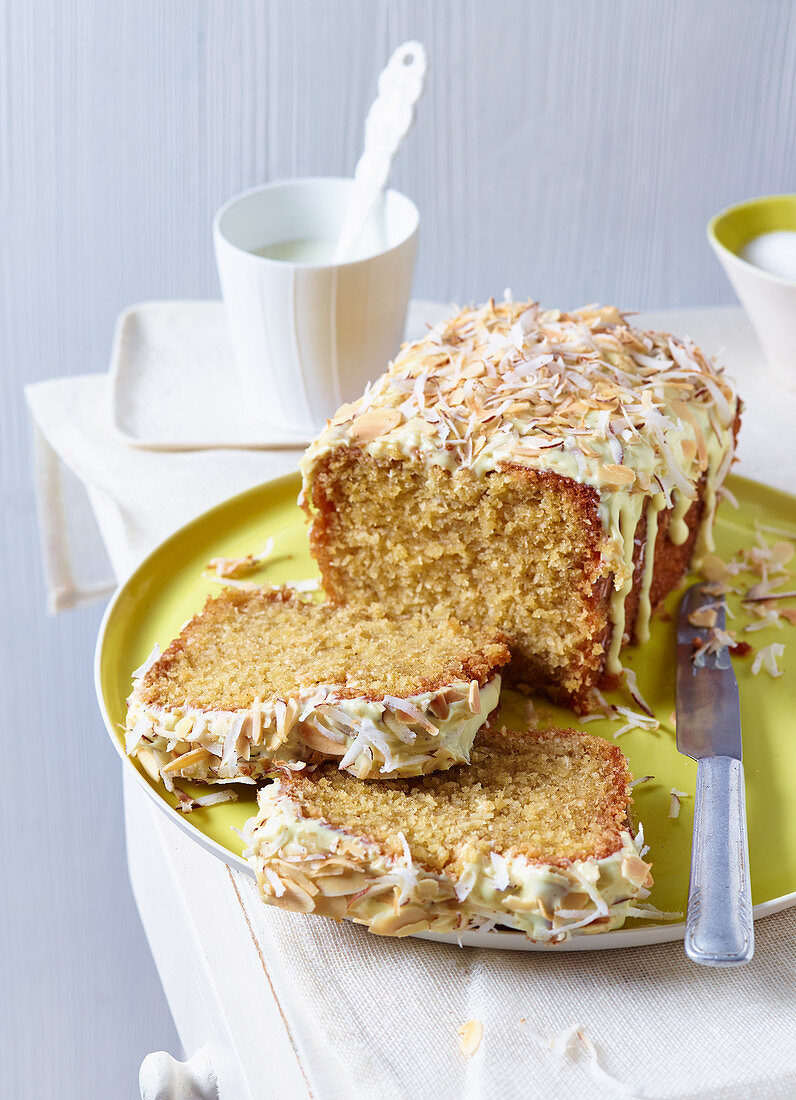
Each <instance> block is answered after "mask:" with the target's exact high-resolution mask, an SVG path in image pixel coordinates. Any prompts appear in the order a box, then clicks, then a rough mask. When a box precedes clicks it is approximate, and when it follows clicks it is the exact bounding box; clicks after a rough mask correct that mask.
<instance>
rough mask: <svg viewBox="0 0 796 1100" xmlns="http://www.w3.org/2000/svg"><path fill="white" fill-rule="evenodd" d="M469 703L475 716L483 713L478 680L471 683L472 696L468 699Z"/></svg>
mask: <svg viewBox="0 0 796 1100" xmlns="http://www.w3.org/2000/svg"><path fill="white" fill-rule="evenodd" d="M468 702H469V705H470V710H471V711H472V712H473V714H480V713H481V692H480V691H479V688H478V681H477V680H471V681H470V694H469V697H468Z"/></svg>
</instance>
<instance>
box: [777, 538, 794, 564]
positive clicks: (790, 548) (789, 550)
mask: <svg viewBox="0 0 796 1100" xmlns="http://www.w3.org/2000/svg"><path fill="white" fill-rule="evenodd" d="M794 553H796V546H794V545H793V543H791V542H775V543H774V545H773V546H772V547H771V560H772V561H775V562H777V563H778V564H779V565H787V564H788V562H789V561H790V560H791V558H792V557H793V555H794Z"/></svg>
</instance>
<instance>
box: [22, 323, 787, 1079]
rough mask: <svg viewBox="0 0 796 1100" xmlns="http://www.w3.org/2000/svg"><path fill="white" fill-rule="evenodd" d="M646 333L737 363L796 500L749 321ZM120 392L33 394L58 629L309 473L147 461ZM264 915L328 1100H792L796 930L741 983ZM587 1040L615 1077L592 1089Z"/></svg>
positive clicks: (745, 972)
mask: <svg viewBox="0 0 796 1100" xmlns="http://www.w3.org/2000/svg"><path fill="white" fill-rule="evenodd" d="M644 320H645V321H647V320H650V321H653V322H654V323H659V324H661V325H662V326H665V327H669V328H670V329H671V330H672V331H675V332H678V333H688V334H689V335H692V336H693V337H694V338H695V339H697V341H698V342H700V343H701V344H702V345H703V347H705V348H706V349H707V350H709V351H718V350H719V348H720V347H721V346H725V347H726V349H727V350H726V353H725V354H724V356H723V358H724V360H725V362H726V363H727V365H728V368H729V370H730V373H732V374H733V375H734V376H735V377H736V378H737V380H738V382H739V389H740V390H741V393H742V395H743V398H744V401H745V404H746V413H745V417H744V425H743V431H742V436H741V447H740V456H741V464H740V468H739V472H740V473H742V474H745V475H747V476H750V477H754V478H757V479H759V480H764V481H767V482H769V483H770V484H774V485H777V486H779V487H782V488H786V489H787V488H792V487H793V486H794V484H796V448H794V446H793V441H792V435H793V431H794V424H796V395H795V394H791V393H787V392H786V391H785V390H782V389H781V388H779V387H777V386H776V384H775V383H774V382H773V381H772V380H771V379H770V378H769V376H768V375H767V374H766V372H765V369H764V368H763V366H762V364H761V362H760V359H759V354H758V351H757V348H756V345H755V343H754V340H753V338H752V336H751V332H750V330H749V328H748V325H747V324H746V322H745V320H744V318H743V315H742V314H741V312H740V311H739V310H726V309H725V310H716V309H712V310H701V311H688V312H685V311H677V312H671V313H668V314H659V315H655V316H654V317H653V316H651V315H647V317H645V319H644ZM200 337H201V333H198V334H197V338H200ZM196 384H197V385H201V379H197V381H196ZM109 387H110V381H109V378H108V377H107V376H104V375H95V376H86V377H82V378H71V379H62V380H58V381H52V382H44V383H40V384H38V385H35V386H32V387H30V388H29V389H28V399H29V403H30V407H31V411H32V413H33V417H34V420H35V424H36V429H37V440H38V444H37V447H38V459H39V462H38V469H39V494H40V502H39V503H40V515H41V519H42V537H43V542H44V546H45V562H46V567H47V570H48V583H49V586H50V595H51V605H52V607H53V609H54V610H57V609H59V608H61V607H66V606H69V605H70V604H72V603H74V602H76V601H78V600H80V599H88V598H96V597H97V595H98V594H99V593H101V592H102V591H103V590H105V588H106V587H107V585H108V584H109V583H110V582H111V581H112V580H113V577H115V578H117V579H122V578H124V577H125V576H126V575H127V574H128V573H129V572H130V571H131V569H132V568H134V567H135V565H136V564H137V563H138V562H139V561H140V559H141V558H142V557H143V556H144V555H145V554H146V553H147V552H148V551H149V550H150V549H152V548H153V547H154V546H155V545H157V544H158V543H159V542H160V541H161V540H162V539H163V538H164V537H165V536H166V535H168V534H169V533H170V532H171V531H172V530H174V529H175V528H177V527H178V526H180V525H181V524H182V523H184V522H185V521H186V520H188V519H190V518H191V517H192V516H194V515H195V514H197V513H198V512H200V511H202V510H204V509H205V508H207V507H209V506H211V505H212V504H214V503H216V502H217V501H220V500H222V499H224V498H225V497H227V496H229V495H231V494H232V493H235V492H237V491H239V490H242V489H244V488H247V487H249V486H251V485H254V484H256V483H258V482H260V481H263V480H265V479H267V478H270V477H274V476H276V475H278V474H282V473H285V472H287V471H289V470H292V469H295V467H296V464H297V461H298V457H299V453H298V452H297V451H230V450H212V451H192V452H184V453H162V452H155V451H148V450H140V449H136V448H134V447H131V446H129V445H128V444H127V443H125V442H124V441H123V440H122V439H121V438H120V437H119V435H118V434H117V433H116V432H115V431H114V430H113V428H112V426H111V421H110V411H109V410H110V399H109V397H110V389H109ZM208 399H209V400H211V399H212V396H211V395H209V398H208ZM72 476H76V477H77V479H79V481H80V482H82V484H83V486H85V489H86V490H87V491H88V496H89V499H90V502H91V505H92V506H93V512H94V515H95V516H96V520H97V523H98V525H99V531H100V532H101V535H102V540H103V542H104V545H105V547H106V548H107V555H108V557H109V559H110V567H111V569H112V574H111V573H110V572H109V569H108V564H107V562H103V554H102V551H101V546H100V545H99V543H98V541H97V540H96V536H94V540H95V541H94V543H93V544H92V532H91V525H90V523H89V522H88V518H89V517H87V515H86V510H85V507H84V505H83V504H81V501H80V498H79V496H78V495H77V494H76V493H75V492H74V485H70V482H69V478H70V477H72ZM794 518H796V517H794ZM103 570H104V573H103ZM775 845H776V838H772V848H773V847H775ZM240 889H241V890H242V891H243V892H244V893H245V894H246V895H247V897H249V896H250V895H251V893H252V889H253V887H252V884H251V883H250V881H248V880H247V881H244V880H243V879H242V877H241V881H240ZM252 900H253V899H251V898H250V902H251V901H252ZM253 911H254V912H255V913H256V914H258V915H257V916H255V918H254V919H255V921H256V924H257V928H256V934H257V936H258V940H259V941H260V942H261V943H263V944H266V945H267V952H268V958H269V960H270V963H271V980H272V981H274V982H275V983H276V985H277V989H278V993H279V999H280V1002H281V1004H282V1006H283V1011H284V1012H285V1014H286V1019H285V1024H286V1026H289V1028H290V1031H291V1036H292V1037H293V1038H294V1039H295V1042H296V1043H297V1044H298V1046H299V1048H300V1050H301V1055H302V1058H303V1059H305V1060H306V1062H307V1064H308V1066H309V1067H310V1077H311V1079H312V1081H313V1082H314V1087H315V1091H316V1092H317V1094H319V1095H320V1096H321V1097H322V1098H323V1100H326V1098H327V1097H341V1098H342V1097H350V1096H357V1097H374V1098H375V1097H379V1098H384V1097H393V1096H395V1097H398V1096H404V1097H407V1096H408V1097H415V1096H417V1097H425V1096H432V1095H436V1096H440V1097H443V1098H448V1097H450V1098H453V1097H468V1098H470V1097H472V1098H475V1097H498V1096H500V1097H518V1098H519V1097H562V1098H564V1097H583V1096H592V1095H593V1096H602V1095H605V1096H611V1095H616V1096H618V1095H638V1096H647V1097H660V1098H664V1097H666V1098H669V1097H672V1098H673V1097H704V1098H708V1097H722V1098H735V1097H737V1098H738V1100H741V1098H743V1100H746V1098H748V1097H794V1096H796V1043H794V1041H793V1040H794V1034H796V970H795V969H794V960H795V958H796V951H795V950H794V945H795V944H796V910H790V911H787V912H784V913H782V914H779V915H777V916H774V917H770V918H768V919H766V920H764V921H762V922H758V924H757V926H756V932H757V950H756V955H755V958H754V960H753V962H752V963H751V964H750V965H749V966H747V967H745V968H742V969H739V970H735V971H716V970H708V969H703V968H700V967H698V966H695V965H694V964H692V963H690V962H689V961H688V960H687V959H686V958H685V956H684V954H683V950H682V945H681V944H668V945H660V946H657V947H648V948H639V949H634V950H628V951H621V952H620V951H606V952H602V953H597V952H587V953H575V954H563V953H554V952H550V953H549V954H547V953H546V954H542V955H540V954H518V953H513V952H512V953H509V952H506V953H502V952H493V951H477V950H474V949H466V950H460V949H457V948H447V947H444V946H442V945H434V944H430V943H425V942H420V941H409V942H407V941H393V940H384V939H379V938H376V937H372V936H368V935H367V934H366V933H365V932H364V931H363V930H362V929H359V928H354V927H349V926H341V927H338V926H337V925H335V924H333V923H332V922H329V921H324V920H322V919H319V918H307V919H302V918H300V917H297V918H294V917H293V916H292V915H290V914H283V913H280V912H274V911H270V910H266V909H265V907H260V908H257V907H256V906H254V910H253ZM119 995H120V996H122V995H123V992H122V991H120V994H119ZM468 1019H475V1020H478V1021H480V1022H481V1023H482V1024H483V1029H484V1030H483V1041H482V1043H481V1045H480V1047H479V1049H478V1051H477V1052H476V1053H475V1054H474V1055H473V1056H471V1057H469V1058H468V1057H465V1056H464V1055H463V1054H461V1052H460V1051H459V1049H458V1045H457V1031H458V1028H459V1027H460V1026H461V1025H462V1024H463V1023H464V1022H465V1021H466V1020H468ZM578 1029H579V1030H580V1031H581V1033H582V1035H583V1036H585V1038H586V1040H587V1041H590V1042H591V1043H593V1044H594V1048H595V1049H596V1051H597V1057H598V1060H599V1065H600V1066H601V1067H603V1069H597V1070H595V1068H594V1065H593V1056H592V1055H590V1053H589V1049H588V1046H587V1044H586V1043H584V1040H583V1039H580V1038H578V1037H577V1035H574V1032H575V1031H577V1030H578ZM567 1032H571V1033H572V1034H573V1035H574V1037H573V1038H572V1040H571V1042H569V1043H566V1042H565V1041H564V1039H562V1038H561V1036H562V1035H564V1033H567ZM556 1037H559V1042H558V1043H557V1044H556V1043H553V1046H552V1049H551V1045H550V1044H551V1040H555V1039H556ZM604 1071H607V1072H608V1073H610V1075H611V1076H610V1078H606V1077H605V1076H604ZM612 1081H613V1083H612ZM263 1087H264V1089H266V1091H267V1084H265V1083H264V1086H263Z"/></svg>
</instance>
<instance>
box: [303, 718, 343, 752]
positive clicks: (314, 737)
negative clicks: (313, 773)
mask: <svg viewBox="0 0 796 1100" xmlns="http://www.w3.org/2000/svg"><path fill="white" fill-rule="evenodd" d="M299 737H300V738H301V740H302V742H303V743H304V744H305V745H307V747H308V748H310V749H313V750H314V751H315V752H322V753H324V754H325V755H326V756H345V754H346V746H345V745H344V744H343V745H341V744H339V743H338V742H337V741H332V740H331V738H329V737H325V736H324V735H323V734H322V733H321V732H320V730H318V729H315V728H314V727H313V726H311V725H310V724H309V722H302V723H301V726H300V728H299Z"/></svg>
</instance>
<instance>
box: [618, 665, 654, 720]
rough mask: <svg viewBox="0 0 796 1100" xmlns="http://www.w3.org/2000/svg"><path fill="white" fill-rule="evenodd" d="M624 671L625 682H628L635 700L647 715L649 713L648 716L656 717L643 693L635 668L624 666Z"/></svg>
mask: <svg viewBox="0 0 796 1100" xmlns="http://www.w3.org/2000/svg"><path fill="white" fill-rule="evenodd" d="M622 672H623V673H624V678H625V683H626V684H627V688H628V691H629V692H630V694H631V695H632V697H633V701H634V702H635V703H636V704H637V705H638V706H640V707H641V709H642V710H643V711H644V713H645V714H646V715H648V717H650V718H654V715H653V713H652V707H651V706H650V705H649V703H648V702H647V700H646V699H645V698H644V696H643V695H642V694H641V689H640V688H639V686H638V677H637V676H636V673H635V671H634V669H632V668H627V667H624V668H623V669H622Z"/></svg>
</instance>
